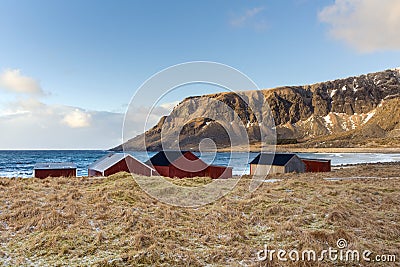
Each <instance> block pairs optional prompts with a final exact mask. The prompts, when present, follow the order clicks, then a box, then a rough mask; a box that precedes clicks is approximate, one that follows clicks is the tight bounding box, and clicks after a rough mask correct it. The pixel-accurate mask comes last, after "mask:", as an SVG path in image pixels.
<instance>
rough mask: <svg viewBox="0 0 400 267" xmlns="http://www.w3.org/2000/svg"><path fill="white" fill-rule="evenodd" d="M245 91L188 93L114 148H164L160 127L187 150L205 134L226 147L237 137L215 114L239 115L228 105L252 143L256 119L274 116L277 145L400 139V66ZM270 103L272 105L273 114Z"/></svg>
mask: <svg viewBox="0 0 400 267" xmlns="http://www.w3.org/2000/svg"><path fill="white" fill-rule="evenodd" d="M240 95H241V96H238V95H237V94H235V93H232V92H224V93H218V94H211V95H203V96H194V97H188V98H186V99H184V100H183V101H182V102H180V103H179V104H178V105H177V106H176V107H175V108H174V109H173V111H172V112H171V114H170V115H169V116H165V117H162V118H161V119H160V121H159V122H158V124H157V125H155V126H154V127H153V128H151V129H150V130H148V131H146V132H145V133H143V134H141V135H138V136H136V137H134V138H132V139H130V140H129V141H127V142H126V143H125V144H123V145H120V146H118V147H116V148H114V150H121V149H122V147H123V146H124V147H125V149H131V150H142V149H144V148H146V149H148V150H159V149H161V142H160V139H161V130H162V132H163V139H164V140H168V141H169V142H171V143H173V142H175V143H176V142H178V141H177V140H179V144H180V146H181V148H183V149H198V146H199V142H200V141H201V140H202V139H203V138H205V137H208V138H211V139H213V140H214V142H215V143H216V144H217V146H218V147H219V148H223V147H227V146H229V145H230V141H232V140H230V139H229V136H228V133H227V131H226V130H225V129H226V128H225V129H224V127H223V126H222V125H221V124H220V123H218V122H217V121H216V120H215V119H213V118H217V117H218V116H219V117H221V114H223V115H222V116H224V117H229V120H231V121H234V120H235V118H234V115H232V114H228V113H227V112H226V110H224V106H228V107H230V108H231V109H232V110H233V111H234V112H235V113H236V114H237V116H238V118H239V120H241V122H242V123H243V124H244V125H246V131H247V134H248V136H249V141H250V143H253V144H257V143H259V142H260V128H259V125H261V123H259V122H258V121H257V118H260V117H261V118H263V117H264V118H265V117H268V116H269V115H270V116H272V117H273V119H274V122H275V125H276V128H274V129H275V130H276V134H277V142H278V144H285V143H296V144H295V145H294V146H298V147H354V146H385V145H398V144H400V110H399V104H400V69H390V70H386V71H382V72H376V73H370V74H366V75H361V76H357V77H349V78H346V79H338V80H334V81H327V82H321V83H317V84H313V85H304V86H284V87H279V88H274V89H264V90H258V91H244V92H241V93H240ZM243 99H245V100H246V102H247V103H246V102H245V101H243ZM265 102H266V103H268V104H269V107H270V112H269V113H268V114H266V113H265ZM216 103H221V104H220V105H219V104H216ZM249 106H251V107H252V108H249ZM182 122H187V123H186V124H185V125H184V126H183V127H180V128H181V129H180V130H179V133H178V134H177V133H176V131H177V129H176V128H177V125H180V124H182ZM231 124H232V123H231ZM275 125H274V126H275ZM234 131H235V129H234ZM236 131H238V130H237V129H236ZM231 138H232V136H231ZM144 140H146V147H144V145H143V144H144ZM262 142H266V140H262Z"/></svg>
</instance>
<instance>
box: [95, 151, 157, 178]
mask: <svg viewBox="0 0 400 267" xmlns="http://www.w3.org/2000/svg"><path fill="white" fill-rule="evenodd" d="M118 172H129V173H135V174H139V175H144V176H152V175H155V174H156V171H155V170H154V169H153V168H152V167H150V166H149V165H147V164H144V163H143V162H141V161H140V160H138V159H136V158H134V157H133V156H131V155H130V154H125V153H111V154H108V155H106V156H104V157H102V158H100V159H98V160H97V161H95V162H94V163H92V164H91V165H89V167H88V176H109V175H112V174H115V173H118Z"/></svg>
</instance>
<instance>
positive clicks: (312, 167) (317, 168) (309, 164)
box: [301, 159, 331, 172]
mask: <svg viewBox="0 0 400 267" xmlns="http://www.w3.org/2000/svg"><path fill="white" fill-rule="evenodd" d="M301 160H302V161H303V163H304V164H305V165H306V172H330V171H331V161H330V160H314V159H301Z"/></svg>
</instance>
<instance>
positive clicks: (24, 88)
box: [0, 69, 44, 95]
mask: <svg viewBox="0 0 400 267" xmlns="http://www.w3.org/2000/svg"><path fill="white" fill-rule="evenodd" d="M0 87H2V88H4V89H5V90H7V91H11V92H14V93H20V94H30V95H43V94H44V91H43V90H42V88H41V87H40V84H39V82H38V81H36V80H35V79H33V78H31V77H28V76H24V75H22V74H21V71H20V70H19V69H7V70H4V71H3V72H2V73H1V74H0Z"/></svg>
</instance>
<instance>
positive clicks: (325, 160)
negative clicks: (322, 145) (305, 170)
mask: <svg viewBox="0 0 400 267" xmlns="http://www.w3.org/2000/svg"><path fill="white" fill-rule="evenodd" d="M300 159H301V160H309V161H319V162H330V161H331V160H330V159H309V158H300Z"/></svg>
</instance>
